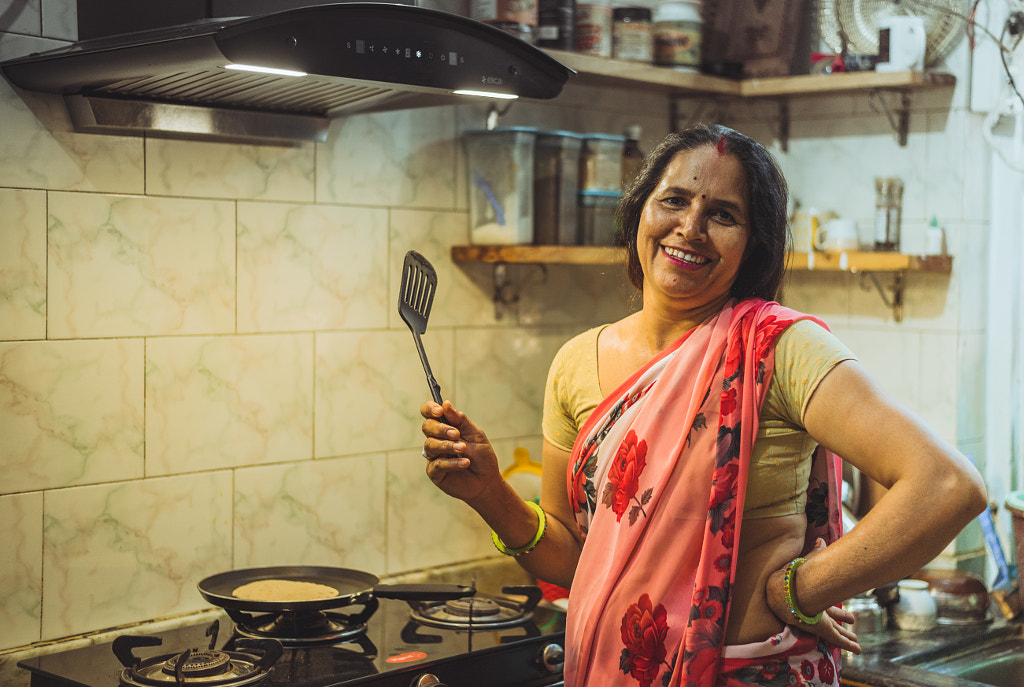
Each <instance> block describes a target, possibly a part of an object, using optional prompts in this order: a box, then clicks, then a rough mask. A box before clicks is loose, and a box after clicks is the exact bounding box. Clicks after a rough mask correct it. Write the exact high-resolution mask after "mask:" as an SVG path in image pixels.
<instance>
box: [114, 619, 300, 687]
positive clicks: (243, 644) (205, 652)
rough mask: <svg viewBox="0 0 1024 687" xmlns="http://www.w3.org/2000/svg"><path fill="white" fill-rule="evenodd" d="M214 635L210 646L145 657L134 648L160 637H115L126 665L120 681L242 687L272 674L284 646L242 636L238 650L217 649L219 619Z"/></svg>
mask: <svg viewBox="0 0 1024 687" xmlns="http://www.w3.org/2000/svg"><path fill="white" fill-rule="evenodd" d="M210 634H212V635H213V639H212V640H211V646H210V648H209V649H186V650H185V651H183V652H181V653H178V654H165V655H162V656H154V657H151V658H146V659H141V658H139V657H138V656H136V655H135V654H134V650H135V649H136V648H138V647H144V646H159V645H160V644H161V642H162V640H161V639H160V638H159V637H148V636H133V635H122V636H120V637H117V638H116V639H115V640H114V644H113V651H114V655H115V656H117V658H118V660H119V661H121V664H122V665H124V666H125V669H124V670H123V671H121V677H120V683H121V685H123V686H124V687H161V686H163V685H174V686H175V687H183V686H185V685H202V686H203V687H242V686H243V685H254V684H256V683H258V682H262V681H263V680H266V679H267V678H268V677H270V668H271V667H272V666H273V665H274V662H276V661H277V659H278V658H280V656H281V653H282V652H283V648H282V646H281V643H280V642H277V641H274V640H269V639H265V640H252V639H247V640H241V641H240V642H239V643H238V649H239V650H238V651H217V650H216V649H214V648H213V643H215V642H216V639H217V637H216V634H217V623H216V621H215V622H214V625H212V626H211V627H210V629H209V630H207V635H210Z"/></svg>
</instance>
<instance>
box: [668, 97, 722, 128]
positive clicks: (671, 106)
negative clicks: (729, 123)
mask: <svg viewBox="0 0 1024 687" xmlns="http://www.w3.org/2000/svg"><path fill="white" fill-rule="evenodd" d="M684 100H693V96H692V95H690V96H685V95H679V94H672V95H670V96H669V101H668V127H669V128H668V130H669V131H685V130H686V129H689V128H690V127H691V126H693V125H694V124H696V123H697V122H699V121H701V120H702V118H703V115H704V113H705V112H706V111H708V110H709V109H710V106H717V105H719V101H718V99H717V98H701V99H700V101H699V103H698V105H697V108H696V109H695V110H694V111H693V113H692V114H691V115H690V116H689V117H687V118H686V123H685V124H684V123H683V113H682V111H681V108H680V107H679V103H680V102H682V101H684ZM704 119H705V120H706V121H719V120H721V119H722V116H721V112H720V111H719V110H717V109H716V110H714V111H713V112H712V114H711V115H710V116H708V117H706V118H704Z"/></svg>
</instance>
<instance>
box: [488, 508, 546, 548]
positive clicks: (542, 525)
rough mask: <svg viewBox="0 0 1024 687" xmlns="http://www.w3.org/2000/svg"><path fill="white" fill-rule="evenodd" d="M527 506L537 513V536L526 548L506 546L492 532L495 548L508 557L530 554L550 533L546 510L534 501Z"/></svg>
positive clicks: (534, 536) (496, 534)
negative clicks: (545, 535) (547, 533)
mask: <svg viewBox="0 0 1024 687" xmlns="http://www.w3.org/2000/svg"><path fill="white" fill-rule="evenodd" d="M526 505H528V506H529V507H530V508H532V509H533V510H534V512H536V513H537V534H535V535H533V539H532V540H531V541H530V543H529V544H527V545H526V546H520V547H519V548H517V549H513V548H510V547H508V546H505V543H504V542H502V541H501V538H500V537H498V533H497V532H495V531H494V530H491V541H493V542H494V548H496V549H498V551H501V552H502V553H503V554H505V555H506V556H522V555H523V554H524V553H530V552H531V551H533V549H534V548H535V547H536V546H537V544H538V543H540V540H541V539H543V538H544V533H545V532H547V531H548V517H547V515H545V513H544V509H543V508H541V507H540V506H539V505H538V504H536V503H534V502H533V501H527V502H526Z"/></svg>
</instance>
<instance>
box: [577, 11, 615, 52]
mask: <svg viewBox="0 0 1024 687" xmlns="http://www.w3.org/2000/svg"><path fill="white" fill-rule="evenodd" d="M576 52H578V53H582V54H584V55H596V56H598V57H611V56H612V6H611V5H609V4H605V3H603V2H592V3H576Z"/></svg>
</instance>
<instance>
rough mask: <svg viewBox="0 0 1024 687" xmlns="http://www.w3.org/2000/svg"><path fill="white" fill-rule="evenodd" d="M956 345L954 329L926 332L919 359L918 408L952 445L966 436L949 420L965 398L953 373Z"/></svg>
mask: <svg viewBox="0 0 1024 687" xmlns="http://www.w3.org/2000/svg"><path fill="white" fill-rule="evenodd" d="M957 346H958V337H957V334H956V333H955V332H951V333H943V332H925V333H924V334H922V336H921V355H920V359H919V361H918V366H919V370H918V376H919V379H920V380H921V389H920V391H919V392H918V396H919V398H920V399H921V404H920V407H919V408H918V409H917V411H918V413H919V414H920V416H921V418H922V419H923V420H924V421H925V422H926V423H927V424H928V426H930V427H931V428H932V429H934V430H935V431H936V432H937V433H938V434H939V435H940V436H941V437H942V438H943V439H945V440H946V441H948V442H950V443H951V444H956V442H957V441H958V440H959V439H960V438H966V437H961V436H960V435H959V432H958V429H957V426H956V423H953V422H950V421H949V418H954V417H957V414H958V412H957V407H958V406H959V404H960V403H961V402H962V401H963V400H965V399H964V398H963V391H964V390H963V388H962V385H961V383H960V382H961V380H960V379H959V378H958V375H957V374H955V373H954V372H953V371H954V370H956V369H957V363H958V360H957V357H958V354H957Z"/></svg>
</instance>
